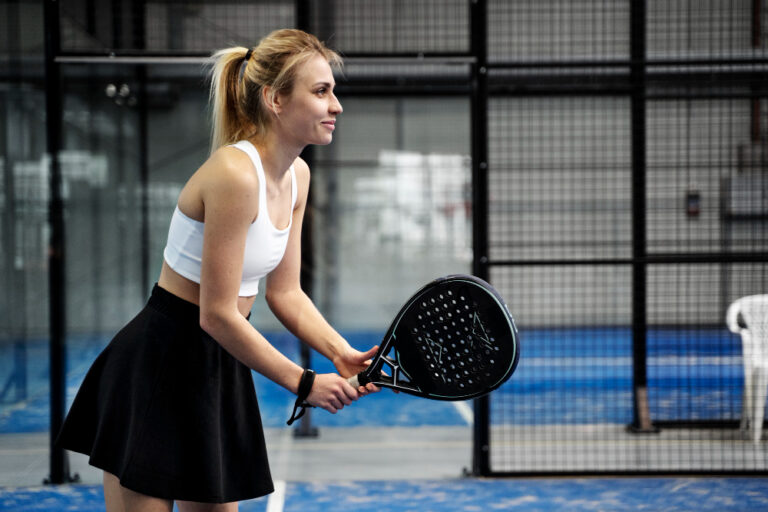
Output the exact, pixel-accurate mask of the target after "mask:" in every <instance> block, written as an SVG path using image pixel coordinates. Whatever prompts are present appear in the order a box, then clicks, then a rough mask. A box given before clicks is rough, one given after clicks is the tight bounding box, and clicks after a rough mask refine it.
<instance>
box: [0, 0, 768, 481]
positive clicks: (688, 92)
mask: <svg viewBox="0 0 768 512" xmlns="http://www.w3.org/2000/svg"><path fill="white" fill-rule="evenodd" d="M284 27H298V28H303V29H306V30H308V31H310V32H312V33H314V34H316V35H317V36H318V37H320V39H322V40H325V41H326V42H327V43H328V44H329V46H331V47H333V48H335V49H337V50H339V51H340V52H341V53H342V55H343V56H344V57H345V58H346V66H345V69H344V73H343V74H340V75H339V76H338V77H337V81H338V89H337V92H338V95H339V97H340V100H341V102H342V104H343V106H344V113H343V114H342V116H341V117H340V120H339V123H338V130H337V131H336V133H335V141H334V142H333V144H331V145H330V146H327V147H316V148H310V149H308V150H307V151H306V153H305V158H306V160H307V161H308V162H309V163H310V167H311V168H312V175H313V178H312V189H311V207H310V208H309V211H308V220H307V222H306V226H307V233H306V240H305V244H304V246H305V253H306V254H305V258H304V260H305V275H304V278H305V279H304V282H305V285H306V286H307V288H308V289H309V290H310V291H311V294H312V296H313V298H314V300H315V302H316V303H317V304H318V306H319V307H320V309H321V310H322V311H323V313H324V314H325V315H326V316H327V317H328V318H329V320H330V321H331V323H332V324H334V325H335V326H336V327H337V328H338V329H339V330H340V331H341V332H342V333H344V334H345V335H346V336H347V337H348V338H349V339H350V340H352V341H353V342H354V343H355V344H357V345H359V346H360V347H364V346H367V345H372V344H375V343H377V342H378V341H379V339H380V336H381V334H383V332H384V330H385V329H386V328H387V326H388V322H389V321H390V319H391V318H392V317H393V316H394V314H395V313H396V312H397V310H398V309H399V307H400V305H401V303H402V302H403V301H404V300H405V299H406V298H407V297H408V296H409V295H410V294H411V293H412V292H413V291H415V289H416V288H417V287H419V286H420V285H421V284H423V283H425V282H427V281H429V280H430V279H432V278H434V277H437V276H439V275H443V274H448V273H462V272H463V273H469V272H471V273H474V274H476V275H479V276H480V277H484V278H486V279H488V280H489V281H490V282H491V283H492V284H494V285H495V286H496V287H497V288H498V289H499V290H500V291H501V293H502V295H504V296H505V298H506V299H507V301H508V304H509V307H510V309H511V310H512V312H513V314H514V315H515V317H516V320H517V322H518V326H519V328H520V330H521V338H522V343H523V349H522V359H521V363H520V366H519V369H518V372H517V373H516V374H515V375H514V376H513V378H512V379H511V380H510V381H509V383H508V384H507V385H505V386H504V387H503V388H501V389H500V390H499V391H498V392H497V393H495V394H493V395H492V396H491V397H490V398H485V399H481V400H478V401H476V403H474V404H472V406H471V407H472V408H471V409H469V408H466V409H461V408H459V409H458V410H459V411H460V412H462V411H463V414H459V415H456V416H455V418H454V417H453V416H441V414H443V413H441V412H439V411H437V410H436V409H434V410H433V409H430V407H431V406H429V407H428V406H424V405H423V404H422V403H421V402H420V403H419V404H420V405H419V406H417V407H416V408H414V409H409V410H406V411H405V412H403V414H402V415H401V416H393V417H392V418H389V419H388V420H387V421H391V422H392V424H395V425H398V424H407V425H409V426H419V425H425V426H430V427H435V426H437V427H450V426H452V425H454V422H455V425H461V426H462V427H464V428H468V429H469V430H470V431H471V438H472V453H471V457H470V456H468V458H467V465H468V469H469V472H470V473H471V474H474V475H523V474H524V475H532V474H534V475H551V474H577V475H584V474H654V473H670V472H678V473H718V474H721V473H732V474H762V475H765V474H766V472H767V471H768V448H766V446H767V445H766V442H765V441H760V440H758V442H753V441H752V439H751V437H750V436H749V435H748V434H747V433H745V432H744V431H743V429H740V428H739V426H740V420H741V417H742V394H743V391H744V370H743V363H744V360H743V358H742V345H741V343H742V342H741V338H740V336H739V335H738V334H737V333H733V332H731V331H729V330H728V326H727V325H726V311H727V309H728V307H729V305H730V304H731V303H732V302H733V301H735V300H736V299H738V298H740V297H743V296H747V295H754V294H761V293H767V292H768V1H766V0H707V1H705V2H701V1H694V0H644V1H629V0H624V1H616V0H552V1H547V2H541V1H538V0H518V1H514V2H507V1H503V0H440V1H438V0H326V1H320V0H296V1H279V0H271V1H270V0H257V1H254V0H252V1H244V0H230V1H225V2H213V1H204V0H195V1H183V2H182V1H172V0H155V1H149V0H126V1H108V2H97V1H94V0H58V1H53V0H4V1H2V2H0V281H1V282H2V287H0V438H2V437H3V436H6V437H7V436H14V435H17V434H20V433H26V434H35V433H37V434H41V435H47V433H48V432H50V431H51V430H53V431H54V432H55V431H56V429H57V422H58V421H60V419H61V418H62V417H63V414H64V410H65V409H66V407H67V405H68V404H69V403H70V401H71V400H72V398H73V397H74V393H75V392H76V390H77V386H78V385H79V382H80V379H82V376H83V372H84V371H85V369H86V368H87V367H88V365H89V364H90V362H91V361H92V360H93V358H94V357H95V356H96V354H98V352H99V350H100V349H101V348H102V347H103V346H104V345H105V343H106V342H107V341H108V340H109V339H110V338H111V336H112V335H113V334H114V333H115V332H116V330H117V329H119V328H120V327H121V326H122V324H123V323H124V322H125V321H126V320H127V319H129V318H130V317H131V316H132V315H133V314H134V313H135V312H136V311H138V310H139V308H140V307H141V306H142V304H143V302H144V301H145V299H146V297H147V295H148V292H149V290H150V287H151V286H152V284H153V282H154V280H155V279H156V277H157V275H158V272H159V269H160V265H161V262H162V260H161V258H162V248H163V246H164V244H165V240H166V234H167V228H168V223H169V221H170V217H171V213H172V211H173V208H174V205H175V202H176V197H177V194H178V192H179V190H180V187H181V186H182V184H183V183H184V182H185V180H186V178H187V177H188V176H189V175H190V174H191V173H192V172H194V170H195V169H196V168H197V167H198V166H199V165H200V164H201V163H202V162H203V161H204V159H205V158H206V156H207V154H208V148H209V141H208V136H209V124H208V119H207V113H208V112H207V87H208V83H207V75H206V72H207V67H206V64H207V62H208V60H207V59H208V56H209V55H210V54H211V52H212V51H213V50H215V49H218V48H222V47H227V46H232V45H242V46H253V45H256V44H257V43H258V41H259V39H260V38H261V37H263V36H265V35H266V34H268V33H269V32H270V31H272V30H274V29H278V28H284ZM257 304H258V305H257V306H256V309H255V310H254V314H253V316H252V323H253V324H254V325H256V326H257V327H258V328H259V329H260V330H262V331H264V332H266V333H268V334H269V335H270V336H272V339H275V340H276V341H275V343H276V344H278V345H280V346H281V347H283V348H284V349H285V350H286V351H288V352H290V353H291V354H292V355H293V356H295V357H297V358H299V357H301V355H300V352H299V350H298V348H296V347H297V343H296V340H294V339H292V338H290V337H287V336H285V334H284V333H283V332H282V330H281V327H280V325H279V324H278V323H277V322H276V320H275V319H274V318H273V317H272V316H271V314H270V313H269V311H268V309H267V308H266V307H265V306H264V304H263V302H259V301H257ZM313 361H314V359H313ZM318 364H319V363H318ZM263 386H266V385H265V384H262V388H261V389H260V399H262V400H266V401H267V402H268V403H271V402H269V401H270V400H271V399H270V398H269V396H272V395H270V393H273V395H274V396H277V397H278V399H276V402H275V406H274V407H275V409H274V411H278V412H276V413H275V415H276V417H275V419H274V420H269V419H267V420H266V423H267V424H268V426H273V427H275V428H277V427H279V426H280V425H281V424H282V423H281V421H282V415H283V412H282V411H283V404H284V403H287V402H286V400H287V398H286V396H285V395H284V394H281V391H280V390H276V389H273V388H269V387H263ZM262 391H263V393H262ZM265 395H266V396H265ZM764 396H765V395H763V397H764ZM377 399H380V400H389V398H384V397H382V398H378V397H377ZM404 403H405V402H404ZM361 407H362V406H361ZM382 409H386V408H382ZM417 409H419V410H421V411H422V412H423V413H424V415H423V416H419V414H418V413H417V412H416V411H417ZM267 410H268V411H271V409H269V408H268V407H267ZM430 411H433V412H431V413H430ZM430 414H431V416H430ZM313 417H314V418H316V419H317V422H319V424H320V426H321V427H322V428H329V429H330V428H334V426H338V425H339V424H337V423H334V422H337V421H345V420H339V419H335V418H334V419H331V420H329V419H324V418H322V417H321V416H320V415H319V414H318V415H315V416H313ZM362 418H363V414H362V413H361V415H360V416H350V418H349V419H347V420H346V421H347V422H348V423H346V426H353V425H355V424H356V423H355V422H356V421H357V422H360V421H363V419H362ZM436 418H437V419H436ZM324 422H325V423H324ZM398 422H400V423H398ZM46 439H47V437H46ZM44 456H45V457H46V458H47V459H48V460H49V462H50V475H49V476H50V477H51V479H52V480H53V481H54V482H57V481H64V480H66V479H67V478H68V475H69V470H68V468H67V465H66V456H65V454H63V453H58V452H56V451H55V450H54V451H47V450H46V451H45V453H44ZM39 476H40V478H43V477H45V476H46V475H39ZM0 485H2V482H0Z"/></svg>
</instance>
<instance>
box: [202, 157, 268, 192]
mask: <svg viewBox="0 0 768 512" xmlns="http://www.w3.org/2000/svg"><path fill="white" fill-rule="evenodd" d="M199 175H200V187H201V195H202V197H203V200H204V201H206V200H210V199H214V198H216V197H223V198H227V200H229V201H232V202H245V203H252V202H253V201H257V200H258V192H259V178H258V175H257V174H256V172H255V170H254V168H253V162H252V161H251V159H250V157H249V156H248V155H247V154H246V153H245V152H243V151H241V150H239V149H237V148H233V147H231V146H225V147H222V148H219V149H217V150H216V151H215V152H214V153H213V154H212V155H211V156H210V157H209V158H208V160H206V162H205V163H204V164H203V165H202V167H201V168H200V170H199Z"/></svg>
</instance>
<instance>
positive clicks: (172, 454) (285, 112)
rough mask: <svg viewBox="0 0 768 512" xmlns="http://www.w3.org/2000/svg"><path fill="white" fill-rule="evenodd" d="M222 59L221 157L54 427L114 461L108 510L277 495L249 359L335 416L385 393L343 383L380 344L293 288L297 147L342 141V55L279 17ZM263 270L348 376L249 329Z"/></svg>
mask: <svg viewBox="0 0 768 512" xmlns="http://www.w3.org/2000/svg"><path fill="white" fill-rule="evenodd" d="M214 59H215V65H214V68H213V72H212V84H211V99H212V104H213V141H212V154H211V156H210V158H209V159H208V160H207V161H206V162H205V163H204V164H203V165H202V167H200V169H198V170H197V171H196V172H195V173H194V174H193V175H192V177H191V178H190V179H189V181H188V182H187V183H186V185H185V186H184V188H183V189H182V191H181V193H180V195H179V199H178V204H177V207H176V210H175V211H174V214H173V217H172V220H171V226H170V229H169V233H168V242H167V245H166V248H165V251H164V261H163V267H162V271H161V273H160V277H159V279H158V283H157V285H156V286H155V288H154V290H153V292H152V296H151V298H150V299H149V302H148V304H147V306H146V307H145V308H144V309H143V310H142V311H141V312H140V313H139V314H138V315H137V316H136V317H135V318H134V319H133V320H132V321H131V322H130V323H129V324H128V325H127V326H126V327H124V328H123V329H122V330H121V331H120V333H118V335H117V336H116V337H115V338H114V339H113V340H112V342H111V343H110V344H109V346H108V347H107V348H106V349H105V350H104V352H103V353H102V354H101V355H100V356H99V358H98V359H97V360H96V361H95V363H94V365H93V367H92V368H91V370H90V371H89V373H88V375H87V376H86V378H85V381H84V382H83V385H82V386H81V388H80V391H79V392H78V395H77V397H76V399H75V402H74V404H73V405H72V408H71V410H70V412H69V415H68V417H67V419H66V421H65V424H64V427H63V429H62V432H61V435H60V437H59V442H60V444H61V446H63V447H64V448H67V449H70V450H74V451H78V452H82V453H85V454H88V455H90V463H91V464H92V465H94V466H96V467H99V468H101V469H103V470H104V494H105V500H106V502H107V510H108V511H109V512H112V511H132V510H142V511H149V510H167V511H170V510H171V509H172V506H173V501H174V500H175V501H177V503H178V505H179V509H180V510H181V511H182V512H186V511H198V510H210V511H213V510H216V511H225V510H226V511H230V510H237V503H236V502H237V501H240V500H243V499H249V498H253V497H257V496H262V495H264V494H268V493H270V492H272V490H273V488H272V480H271V477H270V473H269V466H268V462H267V458H266V449H265V446H264V436H263V430H262V425H261V419H260V416H259V410H258V404H257V402H256V395H255V392H254V389H253V382H252V380H251V374H250V370H251V369H253V370H256V371H258V372H259V373H261V374H263V375H265V376H266V377H268V378H270V379H271V380H273V381H275V382H276V383H278V384H280V385H281V386H283V387H285V388H286V389H288V390H290V391H292V392H294V393H297V394H298V395H299V397H298V399H297V405H298V404H299V403H301V402H303V401H304V400H306V402H308V403H309V404H311V405H314V406H317V407H322V408H323V409H325V410H327V411H329V412H331V413H335V412H337V411H338V410H340V409H342V408H343V407H345V406H347V405H350V404H351V403H352V402H353V401H354V400H357V399H358V398H359V397H360V396H363V395H365V394H367V393H369V392H372V391H377V388H376V387H374V386H372V385H369V386H368V387H367V388H365V387H360V388H358V389H355V388H354V387H352V386H351V385H350V384H348V383H347V381H346V380H345V378H346V377H349V376H351V375H354V374H356V373H358V372H359V371H361V370H362V369H364V368H365V366H366V364H367V361H368V360H369V358H370V357H371V356H372V355H373V354H374V353H375V350H376V347H373V348H372V349H371V350H369V351H368V352H365V353H362V352H358V351H356V350H354V349H352V348H351V347H350V346H349V344H348V343H347V342H346V341H345V340H344V339H343V338H342V337H341V336H340V335H339V334H338V333H337V332H336V331H335V330H333V328H332V327H331V326H330V325H329V324H328V323H327V322H326V321H325V320H324V319H323V317H322V316H321V314H320V313H319V312H318V311H317V309H316V308H315V307H314V306H313V304H312V302H311V301H310V300H309V298H308V297H307V296H306V295H305V294H304V293H303V292H302V290H301V288H300V286H299V271H300V259H301V246H300V240H301V225H302V218H303V216H304V210H305V208H306V203H307V191H308V188H309V169H308V167H307V164H306V163H305V162H304V161H302V160H301V158H299V154H300V153H301V151H302V149H303V148H304V147H305V146H306V145H307V144H328V143H330V142H331V140H332V138H333V131H334V128H335V121H336V118H337V116H338V115H339V114H341V112H342V108H341V104H340V103H339V101H338V100H337V98H336V96H335V95H334V92H333V88H334V85H335V83H334V79H333V72H332V67H331V66H332V65H333V66H335V65H338V64H339V63H340V58H339V56H338V55H337V54H336V53H334V52H332V51H331V50H329V49H327V48H326V47H325V46H324V45H323V44H322V43H320V42H319V41H318V40H317V39H316V38H315V37H314V36H312V35H309V34H306V33H304V32H301V31H298V30H279V31H276V32H273V33H272V34H270V35H269V36H268V37H266V38H265V39H263V40H262V41H261V42H260V43H259V46H258V47H256V48H254V49H251V50H248V49H246V48H229V49H225V50H221V51H219V52H217V53H216V54H215V55H214ZM203 228H204V229H203ZM265 276H266V287H265V288H266V294H265V296H266V301H267V303H268V305H269V307H270V309H271V310H272V311H273V312H274V313H275V315H276V316H277V317H278V318H279V320H280V321H281V322H282V323H283V324H284V325H285V326H286V328H287V329H288V330H290V331H291V332H292V333H294V334H295V335H296V336H297V337H298V338H299V339H301V340H302V341H304V342H305V343H307V344H309V345H310V346H311V347H313V348H314V349H316V350H317V351H318V352H320V353H321V354H323V355H324V356H326V357H328V358H329V359H331V360H332V361H333V363H334V364H335V366H336V369H337V370H338V372H339V374H325V375H317V376H314V374H313V373H312V372H311V371H304V370H302V368H300V367H299V366H298V365H296V364H295V363H294V362H292V361H291V360H289V359H288V358H286V357H285V356H284V355H282V354H281V353H280V352H279V351H277V350H276V349H275V348H274V347H273V346H272V345H270V343H269V342H268V341H267V340H266V339H265V338H264V337H263V336H262V335H261V334H260V333H259V332H258V331H257V330H256V329H254V328H253V327H252V326H251V324H250V323H249V322H248V320H247V316H248V315H249V312H250V310H251V307H252V305H253V302H254V299H255V296H256V294H257V293H258V285H259V281H260V279H261V278H262V277H265ZM294 415H295V410H294Z"/></svg>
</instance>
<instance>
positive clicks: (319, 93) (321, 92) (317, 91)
mask: <svg viewBox="0 0 768 512" xmlns="http://www.w3.org/2000/svg"><path fill="white" fill-rule="evenodd" d="M327 91H328V89H326V88H325V87H321V88H320V89H317V90H316V91H315V94H317V95H318V96H322V95H323V94H325V93H326V92H327Z"/></svg>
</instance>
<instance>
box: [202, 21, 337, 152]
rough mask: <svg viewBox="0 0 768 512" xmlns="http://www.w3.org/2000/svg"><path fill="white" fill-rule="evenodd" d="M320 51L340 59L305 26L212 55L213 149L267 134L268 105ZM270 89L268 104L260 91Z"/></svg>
mask: <svg viewBox="0 0 768 512" xmlns="http://www.w3.org/2000/svg"><path fill="white" fill-rule="evenodd" d="M315 55H322V56H323V57H324V58H325V59H326V60H327V61H328V63H329V64H330V65H331V66H333V67H340V66H341V57H339V55H338V54H337V53H336V52H334V51H332V50H329V49H328V48H327V47H326V46H325V45H324V44H323V43H321V42H320V41H318V39H317V38H316V37H315V36H313V35H311V34H307V33H306V32H303V31H301V30H294V29H284V30H277V31H275V32H272V33H271V34H269V35H268V36H267V37H265V38H264V39H262V40H261V42H260V43H259V45H258V46H257V47H256V48H253V49H250V50H249V49H248V48H244V47H242V46H236V47H232V48H225V49H223V50H219V51H217V52H216V53H214V54H213V60H214V65H213V68H212V70H211V90H210V104H211V118H212V119H211V120H212V123H211V125H212V133H211V153H213V152H214V151H216V150H217V149H218V148H220V147H221V146H224V145H226V144H232V143H234V142H237V141H238V140H242V139H245V138H249V137H253V136H256V137H263V136H264V135H265V134H266V132H267V130H268V129H269V123H270V122H271V115H270V114H271V109H270V108H269V105H271V104H272V103H273V101H272V100H274V98H275V97H276V96H277V95H278V94H280V93H289V92H290V91H291V90H292V89H293V84H294V82H295V79H296V75H297V73H298V69H299V68H300V65H301V64H303V63H304V62H306V61H308V60H309V59H310V58H312V57H314V56H315ZM265 86H268V87H270V88H271V90H270V98H269V99H268V100H267V103H268V104H269V105H268V104H265V102H264V100H263V98H262V91H263V88H264V87H265Z"/></svg>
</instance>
